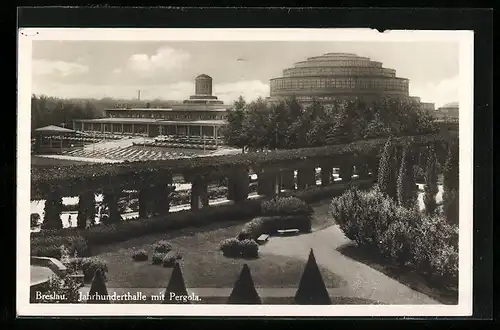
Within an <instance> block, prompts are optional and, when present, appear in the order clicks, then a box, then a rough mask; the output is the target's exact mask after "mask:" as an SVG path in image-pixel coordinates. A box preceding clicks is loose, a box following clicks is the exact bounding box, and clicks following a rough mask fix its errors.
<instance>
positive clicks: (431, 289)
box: [338, 244, 458, 305]
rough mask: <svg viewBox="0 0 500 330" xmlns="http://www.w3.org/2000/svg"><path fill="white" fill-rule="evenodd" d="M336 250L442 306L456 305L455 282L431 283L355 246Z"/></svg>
mask: <svg viewBox="0 0 500 330" xmlns="http://www.w3.org/2000/svg"><path fill="white" fill-rule="evenodd" d="M338 250H339V252H341V253H342V254H343V255H345V256H346V257H349V258H351V259H354V260H356V261H359V262H362V263H364V264H365V265H368V266H370V267H371V268H373V269H376V270H377V271H379V272H381V273H383V274H385V275H387V276H389V277H391V278H393V279H395V280H396V281H398V282H400V283H402V284H404V285H406V286H408V287H410V288H411V289H413V290H415V291H418V292H421V293H423V294H425V295H427V296H429V297H431V298H432V299H435V300H437V301H439V302H441V303H443V304H447V305H454V304H457V303H458V290H457V288H458V283H456V282H455V283H452V282H449V283H431V282H429V281H428V280H426V279H425V278H424V277H423V276H422V275H420V274H418V273H416V272H415V271H412V270H405V269H401V267H399V266H396V265H392V264H390V263H388V262H387V261H386V260H383V259H382V258H381V257H380V256H379V255H378V254H376V253H374V252H373V251H370V250H367V249H366V248H363V247H358V246H357V245H355V244H347V245H344V246H342V247H340V248H339V249H338Z"/></svg>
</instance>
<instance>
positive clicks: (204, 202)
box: [191, 177, 208, 210]
mask: <svg viewBox="0 0 500 330" xmlns="http://www.w3.org/2000/svg"><path fill="white" fill-rule="evenodd" d="M206 206H208V183H207V181H206V180H205V178H202V177H196V178H194V179H193V181H192V182H191V210H198V209H201V208H203V207H206Z"/></svg>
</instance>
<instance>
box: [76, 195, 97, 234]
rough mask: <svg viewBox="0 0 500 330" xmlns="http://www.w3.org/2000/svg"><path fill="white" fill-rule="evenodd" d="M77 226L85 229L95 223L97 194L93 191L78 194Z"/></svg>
mask: <svg viewBox="0 0 500 330" xmlns="http://www.w3.org/2000/svg"><path fill="white" fill-rule="evenodd" d="M76 221H77V222H76V226H77V227H78V228H80V229H85V228H86V227H87V226H92V225H94V223H95V196H94V193H93V192H92V191H87V192H84V193H83V194H80V195H79V196H78V215H77V217H76Z"/></svg>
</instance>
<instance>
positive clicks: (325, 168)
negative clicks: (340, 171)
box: [321, 164, 333, 187]
mask: <svg viewBox="0 0 500 330" xmlns="http://www.w3.org/2000/svg"><path fill="white" fill-rule="evenodd" d="M332 173H333V168H332V166H331V165H328V164H324V165H321V186H323V187H324V186H328V185H329V184H330V183H331V178H332Z"/></svg>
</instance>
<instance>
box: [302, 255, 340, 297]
mask: <svg viewBox="0 0 500 330" xmlns="http://www.w3.org/2000/svg"><path fill="white" fill-rule="evenodd" d="M295 303H296V304H298V305H330V304H331V303H332V301H331V299H330V295H329V293H328V290H327V289H326V286H325V282H324V281H323V276H321V272H320V270H319V267H318V264H317V263H316V258H315V257H314V252H313V250H312V249H311V251H310V252H309V258H308V259H307V264H306V267H305V269H304V272H303V273H302V277H301V278H300V282H299V288H298V290H297V293H296V294H295Z"/></svg>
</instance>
